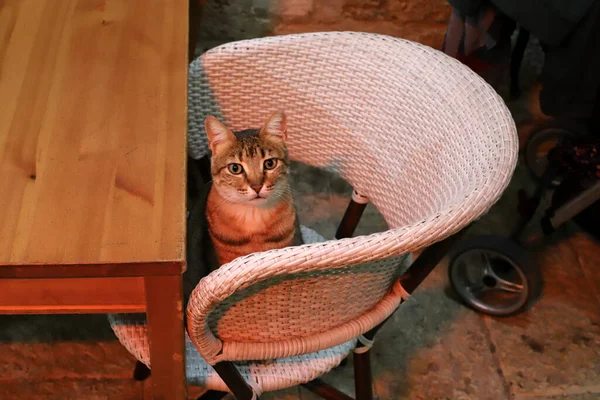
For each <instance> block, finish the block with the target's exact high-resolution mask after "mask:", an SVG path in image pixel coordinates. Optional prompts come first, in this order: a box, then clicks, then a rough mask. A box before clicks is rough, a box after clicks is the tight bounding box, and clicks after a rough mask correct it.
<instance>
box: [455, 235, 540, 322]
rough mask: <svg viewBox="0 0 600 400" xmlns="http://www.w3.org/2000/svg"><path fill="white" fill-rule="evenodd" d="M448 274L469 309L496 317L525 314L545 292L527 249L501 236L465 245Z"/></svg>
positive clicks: (469, 241)
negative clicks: (542, 292) (542, 290)
mask: <svg viewBox="0 0 600 400" xmlns="http://www.w3.org/2000/svg"><path fill="white" fill-rule="evenodd" d="M448 274H449V277H450V283H451V284H452V287H453V288H454V290H455V291H456V293H457V294H458V295H459V296H460V298H461V299H462V300H463V301H464V302H465V303H466V304H467V305H468V306H469V307H471V308H473V309H474V310H476V311H479V312H481V313H484V314H488V315H492V316H497V317H501V316H510V315H515V314H519V313H521V312H523V311H525V310H526V309H528V308H529V307H530V306H531V305H532V304H533V303H534V302H535V301H536V300H537V298H538V297H539V295H540V294H541V289H542V276H541V274H540V271H539V269H538V268H537V266H536V264H534V263H533V262H532V261H531V260H530V259H529V257H527V254H526V252H525V250H524V249H522V248H520V247H519V246H518V245H517V244H515V243H514V242H512V241H510V240H508V239H506V238H503V237H499V236H480V237H475V238H473V239H471V240H467V241H465V242H464V243H462V244H461V245H460V246H459V248H457V249H456V250H455V251H454V252H453V255H452V256H451V258H450V264H449V268H448Z"/></svg>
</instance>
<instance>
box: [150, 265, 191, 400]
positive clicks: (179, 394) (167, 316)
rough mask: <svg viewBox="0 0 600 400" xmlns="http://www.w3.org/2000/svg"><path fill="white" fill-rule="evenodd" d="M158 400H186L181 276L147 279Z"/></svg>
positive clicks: (153, 373)
mask: <svg viewBox="0 0 600 400" xmlns="http://www.w3.org/2000/svg"><path fill="white" fill-rule="evenodd" d="M144 282H145V288H146V305H147V310H146V314H147V318H148V338H149V340H150V364H151V367H152V390H153V394H154V400H171V399H173V400H184V399H185V398H186V397H187V394H186V378H185V341H184V337H185V336H184V326H183V298H182V277H181V275H167V276H149V277H145V278H144Z"/></svg>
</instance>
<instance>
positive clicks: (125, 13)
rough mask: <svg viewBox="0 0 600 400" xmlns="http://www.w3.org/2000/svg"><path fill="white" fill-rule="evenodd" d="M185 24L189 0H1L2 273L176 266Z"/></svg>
mask: <svg viewBox="0 0 600 400" xmlns="http://www.w3.org/2000/svg"><path fill="white" fill-rule="evenodd" d="M187 27H188V3H187V1H185V0H154V1H152V2H147V1H143V0H60V1H56V0H0V276H13V277H27V276H28V273H27V268H26V267H27V266H32V269H31V270H32V271H36V272H35V273H32V274H31V275H32V276H38V277H39V276H41V275H43V276H48V277H51V276H77V268H79V267H83V268H87V270H86V273H85V274H84V275H85V276H90V275H94V274H95V273H94V271H96V269H97V273H98V276H103V275H107V270H108V269H110V275H122V276H124V275H128V274H131V275H137V274H140V273H141V274H143V271H141V270H143V268H138V267H136V265H149V264H153V265H154V266H156V264H157V263H158V264H161V263H164V266H165V270H164V271H159V270H157V269H156V268H154V269H153V272H152V273H154V274H170V273H174V272H175V269H177V268H179V269H182V267H183V264H184V249H185V246H184V239H185V223H184V222H185V168H186V165H185V163H186V120H187V116H186V113H187V111H186V107H187V65H188V62H187V58H188V47H187V46H188V30H187ZM111 264H117V265H118V268H115V266H111ZM86 265H87V267H86ZM40 266H44V267H45V269H42V270H40V269H41V267H40ZM15 271H18V272H15ZM44 271H45V272H44Z"/></svg>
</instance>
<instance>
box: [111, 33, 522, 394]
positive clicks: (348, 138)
mask: <svg viewBox="0 0 600 400" xmlns="http://www.w3.org/2000/svg"><path fill="white" fill-rule="evenodd" d="M276 109H282V110H285V112H286V113H287V115H288V135H289V143H288V147H289V152H290V156H291V158H292V159H295V160H298V161H301V162H304V163H307V164H310V165H313V166H316V167H320V168H326V169H329V170H333V171H335V172H337V173H339V174H340V175H341V176H342V177H343V178H344V179H346V180H347V181H348V182H350V183H351V185H352V186H353V187H354V188H355V193H354V195H353V201H352V202H351V204H350V206H349V210H348V211H347V214H346V217H345V218H344V222H343V226H342V227H341V229H340V231H339V232H340V236H341V237H346V236H351V233H352V232H353V230H354V227H355V226H356V222H357V220H358V218H359V217H360V213H361V211H362V208H363V207H364V203H366V201H367V199H368V201H370V202H372V204H374V205H375V206H376V207H377V208H378V210H379V211H380V212H381V213H382V215H383V216H384V218H385V220H386V221H387V223H388V225H389V226H390V230H388V231H386V232H381V233H375V234H372V235H368V236H361V237H355V238H350V237H347V238H344V239H341V240H330V241H324V242H319V243H309V244H306V245H303V246H299V247H290V248H285V249H281V250H276V251H269V252H263V253H255V254H251V255H249V256H246V257H241V258H238V259H236V260H234V261H232V262H231V263H229V264H227V265H224V266H222V267H221V268H220V269H219V270H217V271H215V272H213V273H212V274H210V275H209V276H207V277H205V278H204V279H202V280H201V281H200V283H199V284H198V286H197V287H196V289H195V290H194V292H193V293H192V296H191V298H190V302H189V305H188V309H187V316H188V333H189V338H188V340H191V343H193V344H194V347H191V345H190V344H191V343H190V342H189V341H188V345H189V346H188V350H187V357H188V378H189V379H190V383H196V384H202V385H204V386H207V387H209V388H212V389H215V390H227V391H233V392H234V393H235V394H236V396H237V397H238V398H240V399H242V398H251V397H252V396H253V395H254V396H256V395H259V394H260V393H261V392H262V391H265V390H275V389H280V388H284V387H289V386H293V385H297V384H301V383H306V382H309V381H312V380H313V379H315V378H317V377H318V376H319V375H322V374H324V373H325V372H327V371H329V370H330V369H331V368H333V367H335V366H336V365H337V364H338V363H339V362H340V361H341V360H342V359H343V358H344V357H345V356H346V355H347V354H348V353H349V352H350V351H351V350H352V349H353V348H354V346H355V344H356V340H357V338H360V340H361V345H360V347H359V350H358V353H359V354H358V355H356V356H355V366H356V367H359V368H360V369H362V370H365V367H366V370H368V352H366V351H365V350H368V348H369V344H370V340H371V339H372V338H373V335H374V333H375V331H376V330H377V329H378V327H379V326H380V324H381V323H382V322H383V321H385V320H386V319H387V318H388V317H389V316H390V315H391V314H392V313H393V312H394V311H395V309H396V308H397V307H398V305H399V304H400V303H401V301H402V298H403V297H405V296H406V295H407V292H411V291H412V290H414V288H415V287H416V286H417V285H418V284H419V283H420V282H421V281H422V280H423V279H424V278H425V276H426V275H427V273H428V272H429V271H430V270H431V269H432V268H433V267H434V266H435V265H436V263H437V261H439V259H440V258H441V257H442V256H443V254H442V251H443V250H444V249H445V247H444V246H443V245H442V244H444V243H446V247H447V246H448V245H449V242H448V240H444V241H442V240H443V239H446V238H448V237H449V236H451V235H453V234H455V233H457V232H459V231H461V230H462V229H463V228H464V227H466V226H467V225H468V224H470V223H471V222H472V221H474V220H476V219H477V218H479V217H480V216H481V215H482V214H484V213H485V212H486V211H487V210H488V209H489V208H490V207H491V206H492V205H493V204H494V203H495V202H496V201H497V199H498V198H499V197H500V195H501V194H502V192H503V191H504V189H505V188H506V186H507V185H508V183H509V181H510V178H511V176H512V173H513V170H514V168H515V164H516V159H517V150H518V142H517V136H516V129H515V125H514V121H513V120H512V118H511V116H510V113H509V111H508V110H507V108H506V107H505V105H504V103H503V101H502V100H501V99H500V97H499V96H498V95H497V94H496V93H495V92H494V90H493V89H492V88H491V87H489V86H488V85H487V84H486V83H485V82H484V81H483V80H482V79H481V78H479V77H478V76H477V75H476V74H475V73H473V72H472V71H470V70H469V69H468V68H466V67H465V66H463V65H462V64H460V63H459V62H457V61H456V60H454V59H452V58H450V57H448V56H446V55H444V54H443V53H441V52H438V51H436V50H433V49H431V48H428V47H425V46H422V45H419V44H416V43H412V42H409V41H406V40H400V39H394V38H391V37H387V36H381V35H374V34H361V33H348V32H339V33H315V34H302V35H289V36H278V37H269V38H264V39H255V40H249V41H242V42H234V43H229V44H226V45H223V46H220V47H218V48H215V49H213V50H211V51H209V52H207V53H205V54H204V55H203V56H202V57H201V58H200V59H198V60H196V61H194V62H193V63H192V64H191V67H190V80H189V152H190V155H191V156H192V157H193V158H195V159H198V158H201V157H203V156H205V155H206V154H207V145H206V136H205V133H204V130H203V120H204V118H205V117H206V116H208V115H211V114H213V115H216V116H218V117H220V118H222V119H223V120H224V121H225V122H227V123H228V124H229V125H230V126H231V127H232V128H233V129H244V128H250V127H258V126H260V124H261V123H262V121H263V120H264V119H265V118H266V117H267V116H268V115H269V114H270V113H271V112H273V110H276ZM358 193H360V195H359V194H358ZM361 204H362V205H361ZM304 234H305V237H307V238H308V237H309V236H310V237H311V238H312V239H311V240H310V242H314V241H315V238H316V237H315V236H314V235H313V234H310V233H309V231H307V230H304ZM440 241H442V242H440ZM436 242H440V243H437V244H436V245H435V246H434V247H435V248H434V249H433V250H432V249H430V250H432V251H429V250H427V251H426V252H425V253H424V254H423V255H421V256H420V257H419V258H418V259H417V261H416V262H415V263H414V264H413V266H412V267H411V268H410V270H409V272H408V274H406V275H404V276H403V277H402V278H400V279H398V278H399V277H400V275H401V274H402V273H403V272H404V271H405V269H406V268H405V267H404V266H403V265H402V262H401V261H402V259H403V255H405V254H408V253H410V252H413V251H415V250H417V249H421V248H424V247H428V246H431V245H432V244H434V243H436ZM436 246H437V247H436ZM428 251H429V253H428ZM436 251H437V252H438V253H437V254H436ZM417 264H418V265H417ZM400 282H402V284H401V283H400ZM112 323H113V328H114V330H115V332H116V334H117V336H118V337H119V339H120V340H121V341H122V342H123V344H124V345H125V346H126V347H127V348H128V349H129V350H130V351H132V353H133V354H135V355H136V357H137V358H138V359H139V360H141V361H143V362H144V363H146V364H149V356H148V350H147V338H146V337H145V331H144V329H145V328H144V327H143V326H140V325H134V324H128V323H127V320H126V319H123V318H114V317H113V319H112ZM361 335H362V336H361ZM196 351H197V352H196ZM198 353H199V354H200V355H201V356H202V358H200V357H199V356H198ZM202 360H204V361H202ZM244 360H254V361H251V362H249V363H245V364H242V365H240V364H239V362H240V361H244ZM264 360H271V361H264ZM273 360H274V361H273ZM357 360H358V361H357ZM231 361H233V362H238V365H237V368H236V367H235V363H231ZM208 365H211V366H213V367H214V368H215V369H216V371H217V372H218V375H217V374H216V373H215V372H214V370H213V369H212V368H210V367H209V366H208ZM240 373H241V375H240ZM359 375H360V374H359ZM366 375H369V374H368V373H367V374H366ZM219 376H220V377H221V378H223V379H221V378H219ZM356 378H357V379H356V381H357V398H369V396H370V393H371V392H370V376H357V377H356ZM224 381H225V382H224ZM320 387H321V385H315V384H311V388H312V389H313V390H315V391H316V392H320ZM338 394H339V393H338ZM340 398H343V397H340ZM345 398H348V397H347V396H346V397H345Z"/></svg>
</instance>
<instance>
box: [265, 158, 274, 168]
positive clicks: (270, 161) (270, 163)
mask: <svg viewBox="0 0 600 400" xmlns="http://www.w3.org/2000/svg"><path fill="white" fill-rule="evenodd" d="M264 165H265V169H267V170H268V169H274V168H275V167H276V166H277V159H276V158H269V159H268V160H265V163H264Z"/></svg>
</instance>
